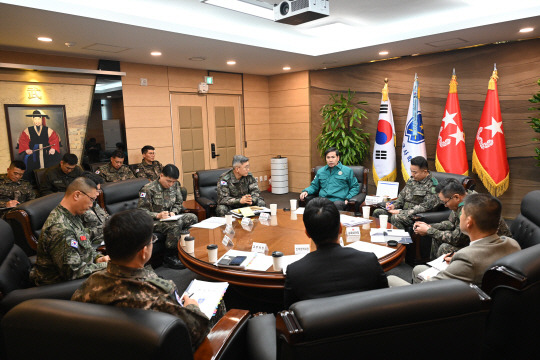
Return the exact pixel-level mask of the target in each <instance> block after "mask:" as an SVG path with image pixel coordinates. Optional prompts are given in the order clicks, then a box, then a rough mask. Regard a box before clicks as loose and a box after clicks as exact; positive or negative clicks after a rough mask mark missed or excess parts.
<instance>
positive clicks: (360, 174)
mask: <svg viewBox="0 0 540 360" xmlns="http://www.w3.org/2000/svg"><path fill="white" fill-rule="evenodd" d="M322 167H323V166H315V167H314V168H312V169H311V180H313V179H314V178H315V175H316V174H317V172H318V171H319V169H320V168H322ZM349 167H350V168H351V170H352V171H353V173H354V176H355V177H356V179H357V180H358V184H359V185H360V192H359V193H358V195H355V196H353V197H352V198H351V199H349V200H350V201H349V203H348V204H347V210H348V211H355V212H358V210H359V208H360V205H362V203H363V202H364V200H366V195H367V189H368V174H369V169H368V168H367V167H364V166H349ZM317 196H318V194H313V195H308V196H306V198H305V199H304V200H298V206H300V207H305V206H306V205H307V203H308V202H309V201H310V200H311V199H314V198H316V197H317Z"/></svg>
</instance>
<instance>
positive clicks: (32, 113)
mask: <svg viewBox="0 0 540 360" xmlns="http://www.w3.org/2000/svg"><path fill="white" fill-rule="evenodd" d="M4 109H5V112H6V123H7V130H8V138H9V149H10V152H11V159H12V160H21V161H23V162H24V163H25V165H26V171H25V173H24V176H23V178H24V179H26V180H29V181H31V182H34V181H33V180H34V174H33V172H34V170H36V169H42V168H48V167H51V166H54V165H56V164H58V163H59V162H60V160H61V159H62V156H64V154H65V153H68V152H69V139H68V136H67V120H66V107H65V106H64V105H7V104H6V105H4Z"/></svg>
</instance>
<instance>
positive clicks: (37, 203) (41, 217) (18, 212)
mask: <svg viewBox="0 0 540 360" xmlns="http://www.w3.org/2000/svg"><path fill="white" fill-rule="evenodd" d="M63 197H64V193H63V192H59V193H53V194H49V195H46V196H43V197H40V198H37V199H34V200H30V201H27V202H24V203H22V204H20V205H19V206H17V207H16V208H15V209H13V210H11V211H9V212H8V213H7V214H6V221H7V222H8V223H9V224H10V225H11V227H12V228H13V231H14V234H15V243H16V244H17V245H19V247H20V248H21V249H23V250H24V252H25V253H26V254H27V255H28V256H32V255H35V253H36V249H37V242H38V239H39V234H40V233H41V228H42V227H43V224H45V220H47V217H48V216H49V214H50V213H51V211H53V209H54V208H55V207H56V206H57V205H58V204H60V201H62V198H63Z"/></svg>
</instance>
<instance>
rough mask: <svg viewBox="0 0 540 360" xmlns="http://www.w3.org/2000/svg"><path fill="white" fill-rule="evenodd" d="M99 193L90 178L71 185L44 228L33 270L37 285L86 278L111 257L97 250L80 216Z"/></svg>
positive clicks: (32, 273) (82, 178)
mask: <svg viewBox="0 0 540 360" xmlns="http://www.w3.org/2000/svg"><path fill="white" fill-rule="evenodd" d="M97 196H98V192H97V187H96V184H95V183H94V182H92V181H91V180H89V179H87V178H84V177H79V178H77V179H75V180H74V181H73V182H72V183H71V184H70V185H69V186H68V188H67V190H66V194H65V195H64V198H63V199H62V201H61V202H60V204H59V205H58V206H57V207H56V208H55V209H54V210H53V211H52V212H51V213H50V214H49V217H48V218H47V220H46V221H45V224H44V225H43V228H42V229H41V234H40V236H39V241H38V247H37V260H36V266H35V267H34V268H33V269H32V271H31V272H30V279H31V280H32V281H33V282H34V283H35V284H36V285H38V286H39V285H48V284H55V283H59V282H62V281H68V280H74V279H79V278H83V277H85V276H88V275H90V274H91V273H93V272H95V271H98V270H102V269H104V268H105V267H106V265H107V261H109V257H108V256H103V255H101V254H98V253H97V252H96V251H95V250H94V248H93V247H92V242H91V240H92V239H91V238H90V234H89V232H88V230H87V229H86V228H85V227H84V225H83V222H82V219H81V217H80V215H82V214H84V212H85V211H86V210H88V209H89V208H90V207H91V206H92V204H93V202H94V201H96V198H97Z"/></svg>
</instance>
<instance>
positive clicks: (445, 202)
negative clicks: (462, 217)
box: [443, 195, 454, 206]
mask: <svg viewBox="0 0 540 360" xmlns="http://www.w3.org/2000/svg"><path fill="white" fill-rule="evenodd" d="M453 198H454V195H452V196H450V199H448V200H446V201H443V204H444V206H446V204H448V202H449V201H450V200H452V199H453Z"/></svg>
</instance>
